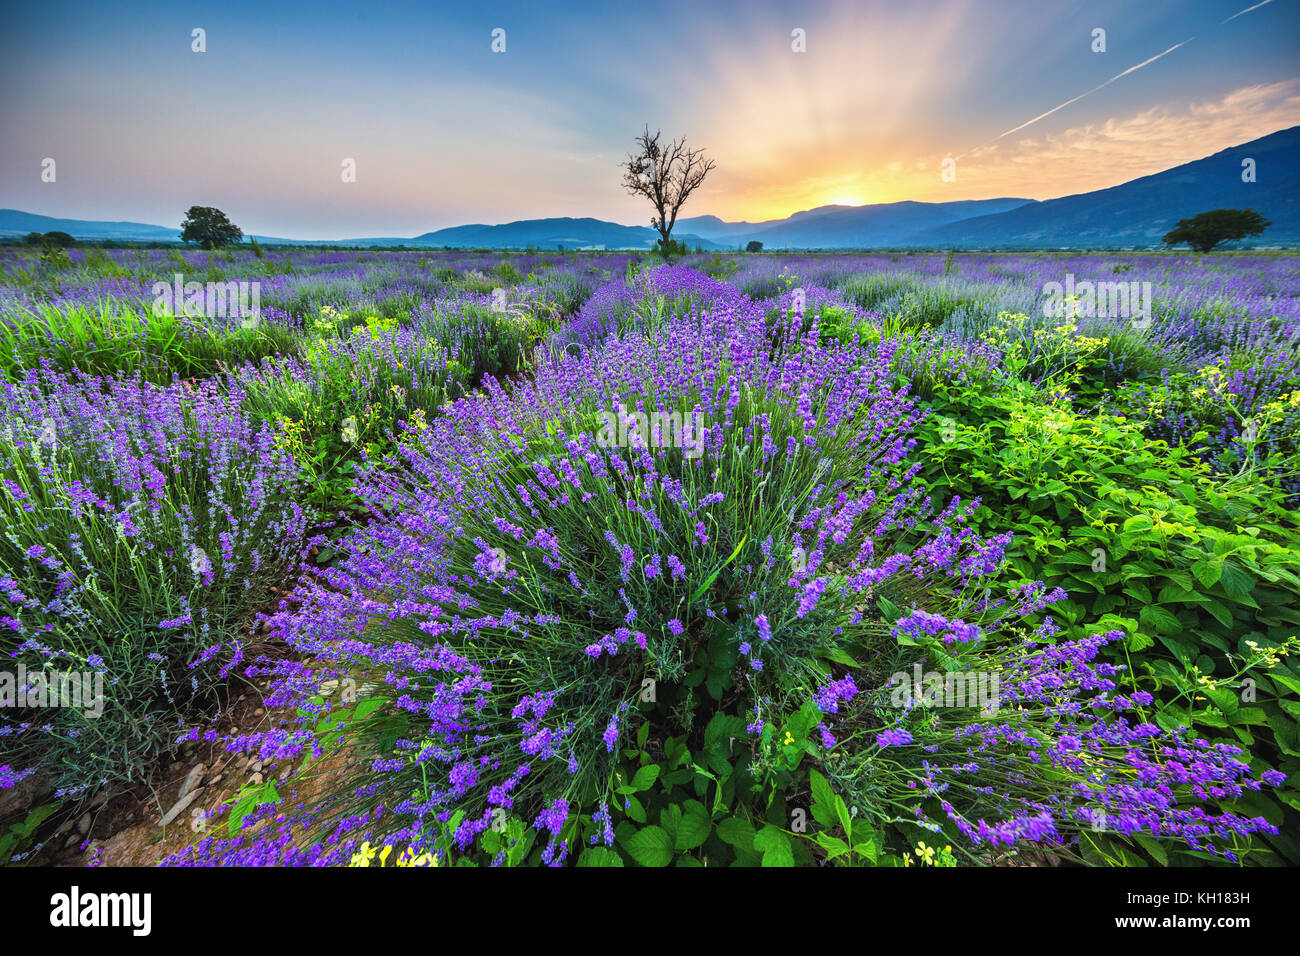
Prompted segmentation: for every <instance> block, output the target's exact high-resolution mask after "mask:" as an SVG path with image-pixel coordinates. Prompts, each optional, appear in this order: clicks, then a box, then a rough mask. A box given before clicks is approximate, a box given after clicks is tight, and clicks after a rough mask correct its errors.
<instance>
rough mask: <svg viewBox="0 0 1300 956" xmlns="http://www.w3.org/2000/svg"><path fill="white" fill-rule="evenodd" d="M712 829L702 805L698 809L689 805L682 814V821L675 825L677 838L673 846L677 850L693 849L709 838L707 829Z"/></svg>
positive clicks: (711, 823)
mask: <svg viewBox="0 0 1300 956" xmlns="http://www.w3.org/2000/svg"><path fill="white" fill-rule="evenodd" d="M696 806H699V805H698V804H697V805H696ZM712 829H713V821H711V820H710V819H709V815H708V813H706V812H705V810H704V808H703V807H702V806H700V807H699V809H696V807H691V808H690V809H689V810H687V812H686V813H685V814H684V815H683V816H682V822H681V823H680V824H678V826H677V839H676V841H675V843H674V847H675V848H676V849H677V850H679V851H680V850H693V849H695V848H696V847H697V846H700V845H701V844H702V843H703V842H704V841H705V840H707V839H708V838H709V831H710V830H712Z"/></svg>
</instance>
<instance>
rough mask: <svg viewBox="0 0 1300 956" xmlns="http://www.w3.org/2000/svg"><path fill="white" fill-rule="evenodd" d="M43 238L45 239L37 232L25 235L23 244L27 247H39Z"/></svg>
mask: <svg viewBox="0 0 1300 956" xmlns="http://www.w3.org/2000/svg"><path fill="white" fill-rule="evenodd" d="M43 238H45V237H44V236H42V235H41V234H40V233H39V232H29V233H28V234H27V235H25V236H23V242H25V243H27V244H28V245H29V246H39V245H40V244H41V240H42V239H43Z"/></svg>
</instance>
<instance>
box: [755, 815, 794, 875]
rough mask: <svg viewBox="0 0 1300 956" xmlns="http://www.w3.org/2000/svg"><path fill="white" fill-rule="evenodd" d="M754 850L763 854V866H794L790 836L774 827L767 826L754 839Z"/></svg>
mask: <svg viewBox="0 0 1300 956" xmlns="http://www.w3.org/2000/svg"><path fill="white" fill-rule="evenodd" d="M754 849H755V850H758V851H759V852H760V853H762V854H763V866H794V848H793V847H792V846H791V845H790V836H789V834H787V833H785V832H784V831H783V830H778V829H777V828H776V827H774V826H770V825H769V826H765V827H763V829H761V830H759V831H758V834H757V835H756V836H755V837H754Z"/></svg>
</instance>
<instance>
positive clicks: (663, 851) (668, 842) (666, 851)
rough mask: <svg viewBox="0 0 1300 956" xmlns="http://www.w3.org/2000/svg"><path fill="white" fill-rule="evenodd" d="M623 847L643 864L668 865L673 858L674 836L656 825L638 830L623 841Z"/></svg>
mask: <svg viewBox="0 0 1300 956" xmlns="http://www.w3.org/2000/svg"><path fill="white" fill-rule="evenodd" d="M623 848H624V849H625V850H627V852H628V854H629V855H630V856H631V857H632V859H634V860H636V861H637V862H638V863H640V864H641V865H642V866H667V865H668V864H669V863H671V862H672V859H673V841H672V837H670V836H669V835H668V831H666V830H664V829H663V828H662V827H657V826H654V825H651V826H648V827H642V828H641V829H639V830H637V831H636V833H634V834H632V836H630V837H628V839H626V840H624V841H623Z"/></svg>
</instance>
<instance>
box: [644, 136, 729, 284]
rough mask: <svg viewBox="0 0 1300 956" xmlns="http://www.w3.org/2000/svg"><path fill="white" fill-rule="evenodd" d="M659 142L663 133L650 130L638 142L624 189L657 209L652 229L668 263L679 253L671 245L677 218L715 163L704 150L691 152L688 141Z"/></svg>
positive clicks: (684, 139)
mask: <svg viewBox="0 0 1300 956" xmlns="http://www.w3.org/2000/svg"><path fill="white" fill-rule="evenodd" d="M659 140H660V133H659V131H655V132H654V133H651V132H650V127H649V126H647V127H646V128H645V132H643V133H642V134H641V135H640V136H638V137H637V138H636V146H637V148H636V152H634V153H629V154H628V157H627V162H626V163H624V164H623V188H625V189H626V190H627V191H628V192H629V193H631V194H633V195H635V196H644V197H645V198H646V199H648V200H650V203H651V205H653V206H654V209H655V215H654V216H652V217H651V219H650V226H651V228H653V229H655V230H656V231H657V232H658V233H659V252H660V254H661V255H663V257H664V259H665V260H667V259H668V257H669V256H670V255H672V254H673V252H674V251H676V250H675V247H674V246H673V245H672V244H671V243H672V234H673V226H675V225H676V224H677V214H678V212H680V211H681V208H682V206H683V205H684V204H685V203H686V200H687V199H688V198H689V197H690V195H691V193H693V192H695V190H696V189H698V188H699V186H700V183H702V182H704V177H705V176H707V175H708V174H709V171H710V170H711V169H713V166H714V162H713V160H711V159H708V158H707V157H706V156H705V155H704V150H702V149H687V148H686V138H685V137H682V138H681V139H680V140H677V139H675V140H673V141H672V142H670V143H667V144H662V143H660V141H659ZM680 245H681V244H680V243H678V246H680Z"/></svg>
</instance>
